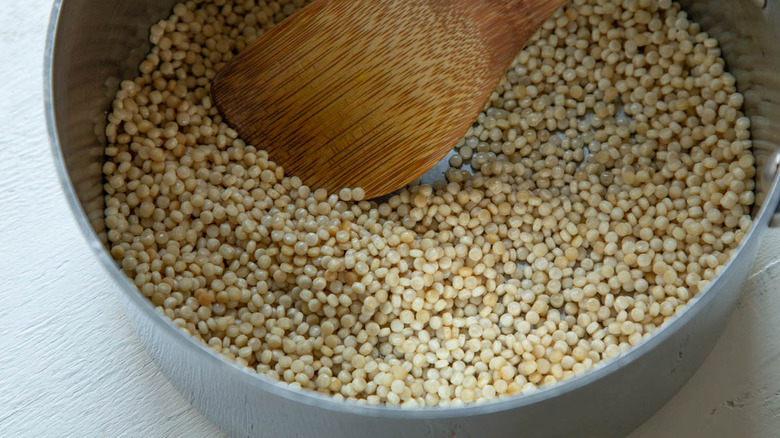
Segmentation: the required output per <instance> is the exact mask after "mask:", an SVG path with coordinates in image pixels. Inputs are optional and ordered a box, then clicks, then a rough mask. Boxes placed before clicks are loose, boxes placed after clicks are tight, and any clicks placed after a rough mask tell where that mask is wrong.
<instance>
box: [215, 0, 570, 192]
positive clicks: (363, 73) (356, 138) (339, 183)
mask: <svg viewBox="0 0 780 438" xmlns="http://www.w3.org/2000/svg"><path fill="white" fill-rule="evenodd" d="M563 3H565V1H564V0H503V1H502V0H487V1H479V2H474V1H473V0H428V1H423V0H409V1H384V0H361V1H355V0H318V1H316V2H314V3H312V4H311V5H309V6H307V7H306V8H304V9H303V10H301V11H300V12H298V13H297V14H295V15H294V16H292V17H290V18H289V19H288V20H286V21H284V22H283V23H281V24H280V25H278V26H276V27H274V28H273V29H271V30H270V31H269V32H268V33H267V34H265V35H264V36H263V37H262V38H261V39H259V40H258V41H256V42H255V43H254V44H252V45H251V46H250V47H248V48H247V49H246V50H244V51H243V52H242V53H240V54H239V55H238V56H236V57H235V58H234V59H233V60H231V62H229V63H228V64H227V65H226V66H225V67H224V68H223V69H222V70H221V71H220V72H219V73H218V75H217V77H216V78H215V80H214V82H213V84H212V94H213V97H214V100H215V102H216V104H217V106H218V107H219V109H220V110H221V111H222V113H223V115H224V116H225V118H226V120H227V121H228V122H229V123H230V124H231V125H232V126H233V127H234V128H235V129H236V130H237V131H238V133H239V134H240V135H241V136H242V137H243V138H244V140H246V141H247V142H249V143H252V144H256V145H258V146H259V147H262V148H263V149H265V150H267V151H268V153H269V155H270V156H271V158H272V159H273V160H275V161H276V162H277V163H279V164H281V165H282V166H283V167H284V168H285V170H286V171H287V172H288V173H290V174H293V175H296V176H299V177H300V178H301V179H303V181H304V182H305V183H306V184H308V185H310V186H312V187H314V188H319V187H324V188H326V189H329V190H330V191H336V190H338V189H341V188H343V187H363V188H364V189H365V191H366V195H367V197H369V198H370V197H375V196H380V195H383V194H386V193H389V192H391V191H393V190H396V189H398V188H400V187H402V186H404V185H406V184H408V183H409V182H411V181H413V180H414V179H415V178H417V177H419V176H420V175H422V174H423V173H425V171H426V170H428V169H429V168H431V167H432V166H433V165H434V164H436V163H437V162H438V161H439V160H441V159H442V158H443V157H444V156H445V155H446V154H447V152H448V151H449V150H451V149H452V147H453V146H454V145H455V144H456V143H457V141H458V140H459V139H460V138H461V137H462V136H463V135H464V134H465V132H466V130H467V129H468V127H469V126H470V125H471V124H472V123H473V121H474V119H475V118H476V117H477V115H478V114H479V112H480V111H481V110H482V108H483V107H484V104H485V102H486V101H487V99H488V97H489V96H490V93H491V92H492V90H493V89H494V87H495V84H496V82H497V81H498V79H499V78H500V77H501V75H502V74H503V73H504V71H505V70H506V68H507V67H508V65H509V64H510V62H511V60H512V58H513V57H514V55H515V54H516V53H517V52H518V51H519V50H520V49H521V48H522V46H523V45H524V44H525V42H526V41H527V40H528V39H529V38H530V37H531V36H532V35H533V33H534V32H535V31H536V29H537V28H538V27H539V26H540V25H541V24H542V23H543V22H544V21H545V20H546V19H547V18H548V17H549V16H550V15H551V14H552V13H553V12H554V11H555V9H557V8H558V7H559V6H561V5H562V4H563Z"/></svg>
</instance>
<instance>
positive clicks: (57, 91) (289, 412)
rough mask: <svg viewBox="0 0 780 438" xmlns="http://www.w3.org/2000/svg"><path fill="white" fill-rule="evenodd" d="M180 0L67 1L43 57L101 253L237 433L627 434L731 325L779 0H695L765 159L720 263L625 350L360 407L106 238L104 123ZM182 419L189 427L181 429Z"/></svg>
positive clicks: (60, 152) (772, 70)
mask: <svg viewBox="0 0 780 438" xmlns="http://www.w3.org/2000/svg"><path fill="white" fill-rule="evenodd" d="M173 3H174V0H135V1H122V0H64V1H62V0H60V1H58V2H57V3H56V4H55V7H54V11H53V14H52V28H51V32H50V35H49V41H48V50H47V60H46V69H47V70H46V84H45V86H46V100H47V102H46V109H47V117H48V121H49V129H50V134H51V138H52V145H53V151H54V154H55V155H56V157H57V160H58V164H59V165H58V171H59V172H60V176H61V179H62V182H63V185H64V187H65V190H66V192H67V193H68V197H69V201H70V203H71V205H72V207H73V210H74V213H75V215H76V217H77V219H78V222H79V224H80V226H81V228H82V231H83V232H84V233H85V235H86V236H87V238H88V239H89V241H90V242H91V244H92V247H93V249H94V250H95V256H96V257H97V259H98V260H99V261H100V262H101V263H102V264H103V265H104V266H105V268H106V270H107V271H108V272H109V273H110V274H111V276H112V277H113V278H114V280H115V282H116V284H117V287H118V289H119V295H120V297H121V300H122V302H123V305H124V307H125V309H126V311H127V314H128V315H129V317H130V319H131V320H132V321H133V324H134V325H135V327H136V329H137V331H138V334H139V336H140V338H141V340H142V341H143V342H144V344H145V345H146V346H147V348H148V349H149V351H150V353H151V355H152V356H153V357H154V358H155V359H156V360H157V362H158V364H159V365H160V368H161V369H162V370H163V372H165V373H166V375H168V377H169V378H170V380H171V382H172V383H173V384H174V385H175V386H176V387H177V388H178V389H179V390H180V391H181V392H182V394H184V396H185V397H186V398H187V399H189V400H190V402H191V403H192V404H193V406H195V407H196V408H197V409H198V410H200V411H201V412H202V413H203V414H204V415H205V416H206V417H207V418H209V419H210V420H211V421H212V422H214V423H215V424H216V425H217V426H219V427H220V428H222V429H223V430H225V431H226V432H227V433H229V434H230V435H232V436H235V437H254V436H268V437H295V436H301V437H308V436H314V435H316V436H326V437H329V436H343V437H365V436H372V437H385V436H387V437H398V436H405V437H418V436H419V437H439V436H447V437H456V436H457V437H477V436H479V437H482V436H518V435H521V434H522V435H523V436H567V437H571V436H577V437H583V436H594V437H610V436H623V435H625V434H627V433H628V432H629V431H631V430H632V429H634V428H635V427H636V426H638V425H639V424H641V422H643V421H644V420H645V419H646V418H648V417H649V416H650V415H651V414H652V413H653V412H655V411H656V410H657V409H658V408H659V407H660V406H662V405H663V404H664V403H665V402H666V401H667V400H668V399H669V398H671V396H672V395H674V393H675V392H677V390H678V389H679V388H680V387H681V386H682V385H683V384H684V383H685V381H686V380H687V379H688V378H689V377H690V376H691V375H692V374H693V373H694V371H695V370H696V369H697V368H698V366H699V365H700V363H701V362H702V360H703V359H704V358H705V357H706V356H707V354H708V353H709V351H710V349H711V348H712V346H713V345H714V343H715V341H716V340H717V339H718V337H719V336H720V333H721V331H722V329H723V327H724V326H725V322H726V320H727V318H728V315H729V314H730V312H731V310H732V309H733V307H734V305H735V303H736V300H737V298H738V296H739V291H740V288H741V285H742V283H743V282H744V280H745V277H746V276H747V274H748V270H749V268H750V265H751V263H752V261H753V259H754V257H755V254H756V251H757V248H758V243H759V240H760V239H761V235H762V234H763V232H764V231H765V230H766V228H767V225H768V223H769V220H770V218H771V216H772V214H773V213H774V211H775V207H776V206H777V204H778V199H779V198H780V191H779V190H778V179H777V171H776V169H777V164H776V163H777V159H778V155H777V152H778V146H780V111H778V108H777V107H778V103H780V86H778V85H779V84H778V80H780V76H778V74H777V72H779V71H780V68H779V67H780V65H778V60H780V45H778V44H776V42H777V41H778V37H780V8H779V6H780V5H778V4H777V2H776V1H774V0H770V1H769V2H768V4H766V5H765V6H764V7H762V6H761V3H762V2H761V1H757V0H720V1H710V0H700V1H698V2H695V1H689V2H685V5H686V6H687V7H688V9H689V11H690V12H691V14H692V15H693V16H694V17H695V18H696V19H698V20H699V21H700V22H701V23H702V24H703V25H704V28H705V29H706V30H707V31H710V32H711V33H713V34H714V35H716V36H718V37H719V38H720V40H721V44H722V47H723V50H724V54H725V56H726V58H727V60H728V62H729V65H730V67H731V70H732V71H733V72H734V73H735V74H736V76H737V79H738V85H739V87H740V89H741V90H742V91H743V93H744V94H745V95H746V109H747V112H748V114H749V115H750V116H751V118H752V120H753V122H754V127H753V134H754V137H755V143H754V144H755V152H756V157H757V163H758V166H759V169H760V171H759V173H758V187H759V196H758V197H757V198H758V200H759V205H760V209H757V212H756V224H755V226H754V227H753V229H752V230H751V231H750V233H749V234H748V237H747V238H746V239H745V241H744V242H743V244H742V247H741V248H740V250H739V253H738V255H737V256H736V257H734V258H733V259H732V260H731V261H730V263H729V264H728V266H727V268H726V270H725V271H724V274H723V275H721V276H720V277H719V278H717V279H716V280H715V281H714V282H713V283H712V284H711V285H710V287H709V288H708V289H707V290H705V291H704V292H703V293H701V294H699V295H698V296H697V297H696V298H694V299H693V300H692V301H691V303H690V305H689V306H688V309H687V310H686V311H685V312H683V313H682V314H681V315H680V316H679V317H677V318H676V319H675V320H673V321H672V322H671V323H669V324H667V325H666V326H665V327H664V328H663V329H662V330H660V331H659V332H658V334H657V335H655V336H654V337H652V338H651V339H649V340H648V341H646V342H644V343H643V344H641V345H640V346H638V347H637V348H635V349H633V350H631V351H630V352H628V353H627V354H625V355H623V356H621V357H619V358H618V359H617V360H614V361H610V362H608V363H606V364H604V365H602V366H599V367H597V368H595V369H593V370H592V371H590V372H588V373H586V374H584V375H583V376H580V377H578V378H575V379H571V380H569V381H566V382H564V383H561V384H558V385H555V386H552V387H550V388H547V389H543V390H540V391H538V392H536V393H534V394H531V395H527V396H522V397H514V398H506V399H501V400H499V401H496V402H491V403H485V404H481V405H476V406H467V407H457V408H426V409H399V408H393V407H382V406H374V407H371V406H364V405H357V404H352V403H345V402H340V401H336V400H333V399H330V398H327V397H325V396H322V395H319V394H314V393H309V392H303V391H295V390H290V389H288V388H286V387H285V386H284V385H282V384H279V383H276V382H273V381H270V380H269V379H266V378H265V377H263V376H258V375H254V374H250V373H247V372H245V371H242V370H240V369H239V368H237V367H234V366H233V365H232V364H230V363H229V362H227V361H226V360H224V359H222V358H221V357H220V356H217V355H215V354H214V353H212V352H211V351H210V350H208V349H207V348H205V347H203V346H202V345H200V344H198V343H196V342H195V341H194V340H193V339H192V338H190V337H189V336H187V335H185V334H183V333H182V332H181V331H179V329H177V328H175V327H174V326H173V325H172V324H171V323H170V321H168V320H167V319H165V318H164V317H163V316H161V315H160V314H158V313H157V312H156V311H155V310H154V308H153V307H152V305H151V304H150V303H149V302H148V301H147V300H146V299H145V298H144V297H142V296H141V294H140V293H138V292H137V290H136V289H135V287H134V286H133V285H132V283H131V282H130V281H129V280H128V279H127V278H126V277H125V276H124V274H123V273H122V272H121V271H120V269H119V268H118V267H117V266H116V264H115V263H114V261H113V260H112V259H111V257H110V255H109V254H108V252H107V251H106V250H105V248H104V246H103V245H102V243H101V237H102V233H103V229H102V205H103V204H102V197H101V182H102V181H101V172H100V163H101V160H102V149H103V145H101V143H100V141H98V137H99V136H96V135H95V126H98V131H99V129H100V123H101V122H102V120H103V118H104V117H105V111H106V109H108V108H109V103H110V100H111V94H112V92H113V91H114V90H115V87H116V85H117V84H118V81H119V79H120V78H122V77H126V76H127V75H129V74H132V72H133V68H134V65H135V63H137V61H138V57H137V56H138V55H139V54H142V53H143V52H144V51H145V50H146V47H145V45H144V44H143V40H144V39H145V36H146V32H147V30H148V27H149V25H151V24H152V23H153V22H154V21H155V20H156V19H159V18H161V17H163V16H164V15H165V14H166V11H167V10H169V8H170V7H171V5H172V4H173ZM183 432H184V431H183Z"/></svg>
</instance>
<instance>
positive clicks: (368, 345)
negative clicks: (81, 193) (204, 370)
mask: <svg viewBox="0 0 780 438" xmlns="http://www.w3.org/2000/svg"><path fill="white" fill-rule="evenodd" d="M304 5H305V1H304V0H278V1H263V0H197V1H192V0H190V1H187V2H185V3H180V4H177V5H176V6H175V7H174V9H173V14H172V15H171V16H170V17H169V18H168V19H166V20H163V21H160V22H159V23H157V24H155V25H154V26H152V28H151V32H150V41H151V43H152V49H151V51H150V53H149V54H148V56H147V57H146V59H145V60H144V61H143V62H141V64H140V66H139V72H138V75H137V77H135V78H134V79H132V80H126V81H123V82H122V83H121V88H120V90H119V91H118V92H117V93H116V98H115V100H114V103H113V108H112V110H111V112H110V114H109V115H108V121H109V123H108V127H107V129H106V135H107V138H108V142H109V144H108V146H107V147H106V162H105V165H104V173H105V199H106V209H105V222H106V225H107V227H108V230H109V231H108V239H109V242H110V245H111V254H112V255H113V257H114V258H116V260H117V261H118V262H119V263H120V264H121V267H122V269H123V270H124V272H125V273H126V274H127V275H128V276H129V277H130V278H131V279H132V280H133V281H134V282H135V284H136V285H137V286H138V288H139V289H140V291H141V292H142V293H143V294H144V295H145V296H146V297H148V298H149V300H151V302H152V303H153V304H154V305H155V306H157V309H158V310H159V311H160V312H161V313H163V314H164V315H166V316H167V317H168V318H170V319H171V320H172V321H173V323H174V324H175V325H177V326H178V327H181V329H183V330H185V331H187V332H188V333H190V334H191V335H192V336H194V337H195V338H197V339H199V340H201V341H202V342H203V343H205V344H206V345H208V347H209V348H211V349H213V350H214V351H216V352H218V353H221V354H223V355H224V356H226V357H228V358H230V359H232V360H234V361H235V362H236V363H237V364H238V365H240V366H243V367H248V368H251V369H252V370H256V371H257V372H258V373H262V374H264V375H266V376H268V377H271V378H273V379H277V380H281V381H284V382H287V383H289V384H290V385H291V386H293V387H298V388H305V389H309V390H313V391H318V392H321V393H325V394H330V395H332V396H334V397H335V398H343V399H350V400H357V401H360V402H367V403H372V404H378V403H387V404H393V405H399V404H400V405H406V406H422V405H440V406H441V405H456V404H461V403H470V402H480V401H486V400H490V399H494V398H496V397H501V396H504V395H508V394H518V393H525V392H529V391H533V390H534V389H535V388H537V387H539V386H541V385H550V384H553V383H555V382H558V381H560V380H563V379H567V378H570V377H572V376H575V375H578V374H581V373H583V372H585V371H587V370H588V369H590V368H592V367H594V366H595V365H596V364H598V363H600V362H602V361H604V360H607V359H611V358H614V357H616V356H617V355H619V354H620V353H621V352H624V351H626V350H627V349H629V348H631V347H632V346H634V345H636V344H638V343H640V342H642V340H643V339H645V338H646V337H648V336H651V335H652V334H653V332H654V331H656V330H657V329H658V328H659V327H660V326H661V325H662V324H663V323H664V322H665V321H667V320H669V319H670V318H672V317H674V315H675V314H677V313H678V312H680V311H681V310H682V309H683V308H684V306H685V304H686V303H687V302H688V301H689V300H690V299H691V298H692V297H693V296H695V295H696V294H697V293H698V292H699V291H701V290H702V289H703V288H704V287H705V286H706V285H707V283H708V282H709V281H711V280H712V279H713V278H714V277H715V276H716V275H717V274H718V272H719V271H720V270H721V268H722V267H723V265H724V264H725V263H726V261H727V260H728V258H729V256H730V255H731V254H732V252H733V251H734V250H735V248H736V247H737V246H738V245H739V243H740V242H741V241H742V239H743V238H744V236H745V234H746V232H747V230H748V228H749V227H750V226H751V217H750V215H749V214H750V208H751V206H752V205H753V203H754V193H753V188H754V182H753V178H754V175H755V167H754V159H753V155H752V154H751V141H750V133H749V127H750V122H749V120H748V119H747V118H746V117H745V116H744V115H743V114H742V112H741V107H742V103H743V97H742V95H741V94H739V93H738V92H737V91H736V88H735V80H734V77H733V76H732V75H730V74H729V73H728V72H726V71H725V70H724V61H723V59H722V58H721V56H720V49H719V48H718V42H717V41H716V40H715V39H713V38H711V37H709V36H708V35H707V34H706V33H704V32H702V31H701V29H700V27H699V25H698V24H696V23H693V22H691V21H690V20H689V19H688V17H687V15H686V14H685V12H683V11H681V10H680V7H679V6H678V5H677V4H676V3H673V2H671V1H670V0H622V1H617V0H572V1H571V2H570V3H569V4H568V5H566V7H565V8H563V10H561V11H559V12H557V13H556V14H555V15H554V16H553V17H552V18H551V19H550V20H549V21H547V22H546V24H545V25H544V27H543V28H542V29H541V30H539V31H538V32H537V34H536V35H535V36H534V38H533V39H532V40H531V41H530V42H529V43H528V45H527V46H526V47H525V49H523V50H522V51H521V52H520V53H519V55H518V56H517V58H516V60H515V62H514V64H513V65H512V66H511V68H510V69H509V70H508V72H507V73H506V75H505V77H504V78H503V79H502V82H501V83H500V84H499V85H498V87H497V89H496V91H495V93H493V95H492V97H491V99H490V101H489V103H488V104H487V106H486V109H485V110H484V112H483V113H482V114H480V116H479V118H478V119H477V121H476V122H475V124H474V125H473V127H471V128H470V129H469V131H468V133H467V134H466V136H465V138H464V139H463V140H462V141H461V142H460V143H459V144H458V145H457V147H456V152H457V153H456V154H454V155H452V156H451V158H450V164H451V169H450V170H449V171H448V172H447V175H446V176H447V181H440V182H437V183H436V184H434V185H433V186H427V185H419V184H418V185H412V186H411V187H409V188H406V189H404V190H402V191H401V192H400V193H398V194H396V195H395V196H392V197H390V198H389V199H387V200H386V202H381V203H377V202H370V201H366V200H363V197H364V193H363V191H362V190H360V189H354V190H349V189H344V190H341V191H340V192H339V193H327V192H326V191H324V190H321V189H320V190H313V189H311V188H309V187H307V186H305V185H304V184H302V183H301V180H300V179H299V178H296V177H295V176H293V175H285V173H284V171H283V169H282V168H281V167H279V166H277V165H276V164H275V163H274V162H273V161H271V160H270V159H269V157H268V155H267V154H266V153H265V152H264V151H262V150H259V149H258V148H256V147H255V146H253V145H248V144H246V143H245V142H244V141H242V140H241V139H240V138H238V136H237V134H236V132H235V131H234V130H233V129H231V128H230V127H229V126H228V125H226V124H225V123H224V122H223V119H222V117H221V116H220V114H219V112H218V111H217V109H216V108H215V107H214V105H213V103H212V100H211V97H210V81H211V80H212V79H213V78H214V75H215V74H216V72H217V71H218V70H219V69H220V67H222V66H223V65H224V64H225V63H226V62H227V61H229V60H230V59H231V58H232V57H233V56H234V55H235V54H236V53H237V52H239V51H241V50H242V49H243V48H245V47H246V46H247V45H248V44H250V43H251V42H252V41H253V40H255V39H256V38H258V37H259V36H261V35H262V34H263V32H264V31H266V30H268V29H269V28H270V27H271V26H273V25H274V24H275V23H279V22H280V21H281V20H283V19H285V17H287V16H288V15H290V14H292V13H293V12H295V11H296V10H298V9H300V8H301V7H303V6H304ZM466 165H468V166H470V168H471V171H467V170H466V169H465V168H464V166H466Z"/></svg>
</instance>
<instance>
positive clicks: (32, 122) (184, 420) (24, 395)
mask: <svg viewBox="0 0 780 438" xmlns="http://www.w3.org/2000/svg"><path fill="white" fill-rule="evenodd" d="M51 3H52V0H25V1H19V2H17V1H12V0H3V1H2V2H0V5H1V6H0V78H1V79H2V85H0V437H54V436H57V437H60V436H74V437H92V436H96V437H179V436H187V437H193V438H205V437H222V436H223V435H222V434H221V433H220V432H219V431H218V430H217V429H216V428H215V427H214V426H212V425H211V424H210V423H208V422H207V421H206V420H205V419H204V418H203V417H201V416H200V415H199V414H198V413H197V412H196V411H195V410H194V409H193V408H192V407H190V405H189V404H188V403H187V402H186V401H185V400H184V399H183V398H182V397H181V396H180V395H179V394H178V393H177V392H176V390H175V389H174V388H173V387H172V386H171V385H170V384H169V383H168V382H167V381H166V379H165V377H164V376H163V375H162V374H160V372H159V371H158V369H157V367H156V365H155V364H154V363H153V362H152V360H151V359H150V357H149V356H148V354H147V353H146V352H145V351H144V349H143V347H142V346H141V344H140V343H139V341H138V339H137V338H136V337H135V335H134V333H133V332H132V329H131V328H130V325H129V323H128V321H127V320H126V319H125V317H124V315H123V313H122V309H121V308H120V307H119V303H118V301H117V299H116V297H115V294H114V291H113V290H114V288H115V286H114V285H113V283H112V282H111V280H110V279H109V278H108V276H107V275H106V274H105V273H104V272H103V271H102V269H101V268H100V266H99V265H98V263H97V261H96V260H95V259H94V257H93V256H92V254H91V252H90V250H89V248H88V246H87V244H86V242H85V240H84V237H83V236H82V235H81V233H80V232H79V230H78V229H77V227H76V223H75V221H74V219H73V217H72V214H71V212H70V210H69V208H68V206H67V204H66V202H65V200H64V197H63V195H62V189H61V188H60V185H59V182H58V180H57V177H56V175H55V170H54V166H53V160H52V156H51V153H50V152H49V144H48V139H47V136H46V129H45V122H44V117H43V98H42V69H43V65H42V64H43V48H44V41H45V33H46V26H47V21H48V17H49V10H50V7H51ZM778 261H780V231H777V230H770V231H769V232H768V233H767V238H766V239H765V241H764V245H763V247H762V249H761V252H760V254H759V258H758V260H757V261H756V263H755V265H754V268H753V274H752V276H751V278H750V280H749V282H748V284H747V285H746V286H745V290H744V292H743V297H742V300H741V303H740V305H739V308H738V309H737V310H736V311H735V313H734V316H733V317H732V319H731V321H730V323H729V325H728V327H727V328H726V334H725V335H724V336H723V338H722V339H721V341H720V342H719V344H718V345H717V347H716V348H715V350H714V351H713V353H712V354H711V355H710V357H709V358H708V359H707V361H706V362H705V364H704V365H703V367H702V368H701V369H700V370H699V372H698V373H697V374H696V375H695V376H694V377H693V379H692V380H691V381H690V382H689V383H688V384H687V385H686V386H685V387H684V388H683V390H682V391H681V392H680V393H679V394H678V395H677V396H676V397H675V398H674V399H673V400H672V401H671V402H670V403H669V404H668V405H667V406H666V407H665V408H663V409H662V410H661V411H660V412H659V413H658V414H657V415H655V417H653V418H652V419H650V420H649V421H648V422H647V423H645V424H644V425H643V426H642V427H640V429H639V430H637V431H636V432H634V433H633V434H632V435H631V438H654V437H677V436H680V437H703V436H706V437H713V438H730V437H755V438H765V437H766V438H769V437H776V436H780V337H778V336H777V333H778V332H780V264H778ZM614 415H620V412H615V413H614Z"/></svg>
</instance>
